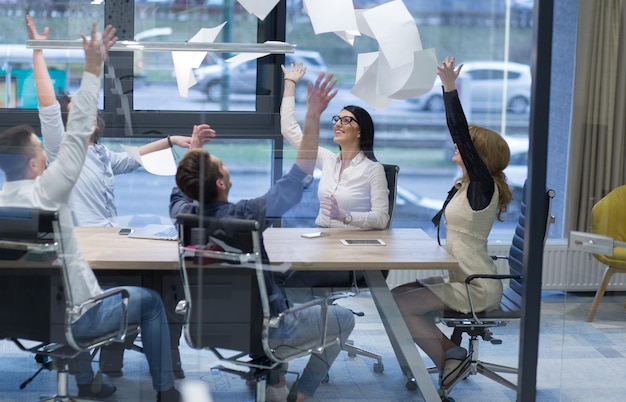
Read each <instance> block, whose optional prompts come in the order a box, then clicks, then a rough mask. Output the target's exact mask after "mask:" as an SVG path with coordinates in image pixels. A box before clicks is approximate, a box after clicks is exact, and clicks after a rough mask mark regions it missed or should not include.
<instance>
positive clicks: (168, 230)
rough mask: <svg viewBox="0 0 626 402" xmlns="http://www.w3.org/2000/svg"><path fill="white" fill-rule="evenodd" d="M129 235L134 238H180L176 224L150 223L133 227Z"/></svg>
mask: <svg viewBox="0 0 626 402" xmlns="http://www.w3.org/2000/svg"><path fill="white" fill-rule="evenodd" d="M128 237H131V238H134V239H155V240H178V231H177V230H176V227H175V226H174V225H163V224H150V225H146V226H143V227H139V228H135V229H133V231H132V232H131V233H129V235H128Z"/></svg>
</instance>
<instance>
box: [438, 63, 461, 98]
mask: <svg viewBox="0 0 626 402" xmlns="http://www.w3.org/2000/svg"><path fill="white" fill-rule="evenodd" d="M454 62H455V57H454V56H452V57H450V58H448V57H446V58H445V60H444V61H442V62H441V64H440V65H438V66H437V74H438V75H439V78H441V84H442V85H443V90H444V91H446V92H450V91H454V90H455V89H456V79H457V78H458V76H459V74H460V73H461V69H462V68H463V64H461V65H460V66H459V67H458V68H457V69H456V70H455V69H454Z"/></svg>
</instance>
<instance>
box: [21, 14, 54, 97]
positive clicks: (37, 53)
mask: <svg viewBox="0 0 626 402" xmlns="http://www.w3.org/2000/svg"><path fill="white" fill-rule="evenodd" d="M26 27H27V28H28V38H29V39H36V40H46V39H48V31H49V30H48V27H45V28H44V29H43V32H42V33H41V34H39V33H38V32H37V27H36V26H35V22H34V21H33V19H32V18H31V17H30V15H26ZM33 74H34V76H35V88H36V90H37V103H38V104H39V107H45V106H50V105H53V104H55V103H56V102H57V98H56V94H55V92H54V85H53V84H52V79H51V78H50V73H48V66H47V65H46V59H45V58H44V55H43V50H42V49H34V50H33Z"/></svg>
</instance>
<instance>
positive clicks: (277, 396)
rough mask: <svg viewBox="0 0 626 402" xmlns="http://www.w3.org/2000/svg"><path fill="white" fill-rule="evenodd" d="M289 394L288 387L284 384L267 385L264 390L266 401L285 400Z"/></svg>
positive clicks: (284, 401)
mask: <svg viewBox="0 0 626 402" xmlns="http://www.w3.org/2000/svg"><path fill="white" fill-rule="evenodd" d="M288 395H289V389H288V388H287V386H286V385H283V386H282V387H272V386H271V385H268V386H267V389H266V390H265V400H266V401H267V402H287V396H288Z"/></svg>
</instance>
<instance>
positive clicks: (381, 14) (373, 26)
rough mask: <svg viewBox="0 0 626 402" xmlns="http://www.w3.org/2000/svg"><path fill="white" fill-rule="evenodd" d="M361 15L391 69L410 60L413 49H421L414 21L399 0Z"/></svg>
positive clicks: (411, 59) (411, 60)
mask: <svg viewBox="0 0 626 402" xmlns="http://www.w3.org/2000/svg"><path fill="white" fill-rule="evenodd" d="M363 18H364V19H365V22H366V23H367V25H368V27H369V30H370V31H371V32H372V33H373V35H374V38H375V39H376V40H377V41H378V45H379V47H380V52H382V53H383V54H384V55H385V59H386V60H387V62H388V63H389V65H390V66H391V68H392V69H394V68H398V67H401V66H404V65H407V64H409V63H411V62H413V52H415V51H417V50H422V41H421V39H420V35H419V31H418V30H417V25H415V20H414V19H413V16H412V15H411V13H410V12H409V10H407V8H406V6H405V5H404V3H403V2H402V1H400V0H395V1H390V2H388V3H384V4H382V5H380V6H378V7H373V8H370V9H368V10H365V11H364V12H363ZM407 50H408V51H407Z"/></svg>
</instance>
